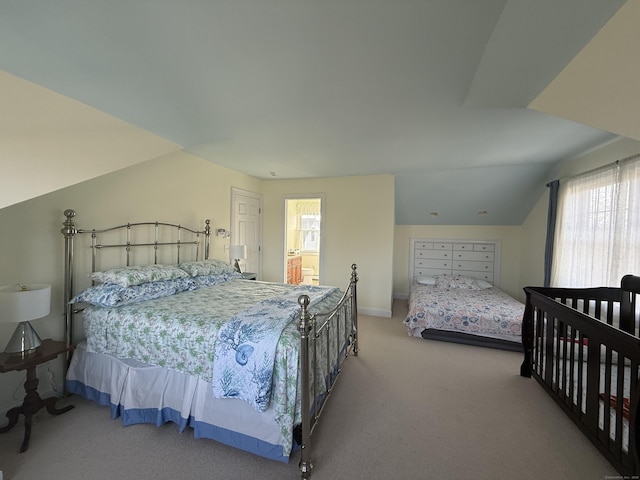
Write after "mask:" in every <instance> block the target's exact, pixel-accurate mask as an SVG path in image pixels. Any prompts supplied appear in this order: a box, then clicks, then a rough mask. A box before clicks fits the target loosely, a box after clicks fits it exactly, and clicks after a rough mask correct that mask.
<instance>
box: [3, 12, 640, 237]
mask: <svg viewBox="0 0 640 480" xmlns="http://www.w3.org/2000/svg"><path fill="white" fill-rule="evenodd" d="M635 1H636V0H630V3H631V2H635ZM624 3H625V2H624V0H607V1H602V0H535V1H533V0H422V1H420V0H208V1H202V0H109V1H99V0H54V1H51V0H31V1H17V0H14V1H3V2H1V3H0V70H3V71H5V72H8V73H9V74H11V76H16V77H19V78H20V79H24V80H26V81H28V82H33V83H34V84H36V85H39V86H42V87H45V88H46V89H49V90H51V91H53V92H56V93H57V94H61V95H62V96H64V97H68V98H69V99H73V100H74V101H76V102H81V103H82V104H85V105H87V106H90V107H92V108H94V109H96V110H97V111H99V112H103V113H104V114H108V115H109V116H111V117H114V119H117V120H119V121H122V122H126V123H128V124H130V125H131V126H132V128H137V129H142V130H143V131H146V132H148V133H149V134H150V135H151V136H153V137H160V138H161V139H162V140H163V141H164V142H165V144H164V145H163V148H165V147H171V145H176V148H182V149H184V150H185V151H186V152H188V153H191V154H194V155H197V156H199V157H201V158H203V159H206V160H210V161H212V162H215V163H216V164H219V165H222V166H226V167H229V168H232V169H235V170H238V171H241V172H244V173H246V174H249V175H253V176H255V177H259V178H264V179H271V178H274V177H275V178H276V179H278V178H306V177H329V176H345V175H367V174H386V173H388V174H394V175H395V179H396V182H395V183H396V223H398V224H439V223H442V224H505V225H512V224H520V223H521V222H522V221H523V220H524V218H525V217H526V215H527V213H528V212H529V211H530V209H531V207H532V206H533V205H534V204H535V202H536V201H537V199H538V198H539V196H540V195H541V193H542V192H543V191H544V183H545V182H546V181H548V180H549V179H550V178H551V175H553V174H554V173H555V171H556V170H557V167H558V162H559V161H562V160H565V159H567V158H570V157H572V156H575V155H577V154H580V153H583V152H584V151H587V150H589V149H592V148H593V147H596V146H598V145H601V144H603V143H605V142H608V141H610V140H611V139H612V138H615V135H614V133H620V132H617V131H616V130H615V129H610V130H609V131H606V130H605V129H604V128H606V127H603V126H602V125H601V124H598V123H590V122H589V121H585V120H583V119H582V117H580V118H572V119H571V120H567V119H565V118H561V117H563V116H564V115H563V114H562V113H561V112H553V115H549V114H547V113H543V112H544V111H546V109H545V108H537V110H533V109H529V108H527V106H528V105H529V104H530V103H531V102H532V101H534V100H535V99H536V97H538V96H539V94H540V93H541V92H543V91H544V89H545V88H546V87H547V85H549V84H550V83H551V82H552V81H553V80H554V79H555V78H556V77H557V76H558V74H560V73H561V72H562V71H563V69H564V68H565V66H566V65H567V64H569V62H570V61H571V60H572V59H573V58H574V57H576V55H577V54H578V53H580V52H581V50H582V49H583V47H585V45H587V43H588V42H589V41H591V40H592V39H594V36H595V35H596V33H598V31H599V30H600V29H601V28H602V27H603V25H605V24H606V22H607V21H608V20H609V19H610V18H611V17H612V16H613V15H614V14H615V13H616V12H617V10H618V9H619V8H620V7H621V6H622V5H623V4H624ZM636 50H637V49H636ZM634 61H635V59H634ZM1 80H2V77H0V81H1ZM569 88H571V87H569ZM5 94H6V92H5ZM586 101H587V100H585V99H584V98H583V99H582V102H583V103H585V102H586ZM11 104H12V108H19V105H20V102H18V101H15V99H14V101H13V102H12V103H11ZM636 110H637V109H636ZM12 116H13V113H9V115H7V117H5V118H12ZM566 118H571V117H569V116H566ZM589 125H591V126H589ZM595 126H597V127H598V128H595ZM625 134H627V133H626V132H625ZM117 141H118V140H116V142H117ZM3 148H4V147H3V142H0V155H3V152H2V149H3ZM163 148H160V149H159V150H162V149H163ZM52 156H53V153H52ZM0 158H2V157H1V156H0ZM84 158H85V161H86V162H91V161H92V158H91V156H89V158H87V156H86V155H85V157H84ZM146 159H147V158H145V156H144V155H141V161H142V160H146ZM101 161H104V159H101ZM116 168H122V166H121V165H119V164H118V163H117V162H114V167H113V169H116ZM88 171H90V169H89V170H88ZM87 176H88V177H90V176H91V173H89V174H88V175H87ZM62 186H66V185H62ZM43 193H44V192H43ZM479 210H486V211H488V214H487V215H483V216H478V214H477V212H478V211H479ZM434 211H437V212H438V213H439V215H438V216H437V217H432V216H431V215H430V212H434Z"/></svg>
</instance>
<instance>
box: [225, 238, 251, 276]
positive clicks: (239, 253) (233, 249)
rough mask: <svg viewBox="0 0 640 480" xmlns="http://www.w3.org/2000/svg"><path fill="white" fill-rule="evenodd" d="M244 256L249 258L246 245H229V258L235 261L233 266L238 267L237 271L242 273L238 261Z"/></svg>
mask: <svg viewBox="0 0 640 480" xmlns="http://www.w3.org/2000/svg"><path fill="white" fill-rule="evenodd" d="M243 258H247V246H246V245H229V259H230V260H233V261H234V264H233V266H234V267H235V268H236V272H238V273H242V270H240V264H239V263H238V262H239V261H240V260H241V259H243Z"/></svg>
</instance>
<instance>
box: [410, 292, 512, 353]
mask: <svg viewBox="0 0 640 480" xmlns="http://www.w3.org/2000/svg"><path fill="white" fill-rule="evenodd" d="M523 313H524V304H523V303H520V302H519V301H517V300H516V299H515V298H513V297H511V296H509V295H508V294H506V293H505V292H503V291H502V290H500V289H499V288H497V287H491V288H485V289H477V290H466V289H461V288H457V289H451V290H447V289H443V288H438V287H436V286H430V285H420V284H418V283H417V282H414V283H413V284H412V286H411V295H410V298H409V312H408V314H407V317H406V318H405V320H404V324H405V326H406V327H407V333H408V334H409V335H410V336H420V333H421V332H422V331H423V330H424V329H426V328H429V329H437V330H447V331H452V332H462V333H469V334H475V335H483V336H490V337H494V338H501V339H507V340H508V339H512V340H515V341H520V338H521V334H522V315H523Z"/></svg>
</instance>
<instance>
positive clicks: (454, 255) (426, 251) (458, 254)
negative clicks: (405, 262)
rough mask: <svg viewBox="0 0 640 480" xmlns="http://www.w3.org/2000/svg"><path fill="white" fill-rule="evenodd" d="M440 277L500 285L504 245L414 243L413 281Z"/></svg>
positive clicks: (487, 242)
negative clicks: (444, 275)
mask: <svg viewBox="0 0 640 480" xmlns="http://www.w3.org/2000/svg"><path fill="white" fill-rule="evenodd" d="M438 274H449V275H456V274H460V275H466V276H469V277H474V278H480V279H483V280H486V281H487V282H490V283H497V282H498V277H499V275H500V241H499V240H443V239H421V238H417V239H412V240H411V249H410V259H409V275H410V277H411V278H410V280H411V281H412V280H413V277H419V276H432V275H438Z"/></svg>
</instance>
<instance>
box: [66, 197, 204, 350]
mask: <svg viewBox="0 0 640 480" xmlns="http://www.w3.org/2000/svg"><path fill="white" fill-rule="evenodd" d="M64 216H65V221H64V222H63V228H62V230H61V232H62V234H63V235H64V239H65V247H64V250H65V252H64V255H65V266H64V286H63V290H64V318H65V333H64V335H65V341H66V342H67V344H69V345H71V344H72V343H73V341H74V336H73V314H74V313H75V312H74V310H73V308H74V307H73V305H70V304H69V301H70V300H71V299H72V298H73V296H74V294H75V291H74V275H76V274H80V275H85V276H84V277H82V278H83V280H85V281H87V279H88V275H89V274H90V273H92V272H95V271H97V270H102V269H106V268H113V267H119V266H125V265H141V264H157V263H165V264H176V263H180V262H185V261H191V260H200V259H208V258H209V245H210V238H211V222H210V221H209V220H205V225H204V227H203V228H202V230H199V229H194V228H188V227H185V226H183V225H180V224H176V223H165V222H158V221H151V222H137V223H125V224H121V225H116V226H112V227H108V228H100V229H97V228H92V229H81V228H78V227H77V225H76V223H75V216H76V212H75V210H71V209H68V210H65V211H64ZM87 234H88V235H89V238H88V239H87V242H86V243H85V244H84V245H83V247H87V248H84V249H81V250H79V251H77V252H76V251H74V250H75V240H76V237H78V236H83V238H87ZM107 252H108V253H107ZM89 254H90V260H89V259H88V255H89ZM79 255H84V257H82V258H80V259H78V258H76V257H78V256H79ZM78 260H80V261H78ZM88 264H89V265H90V267H89V266H88ZM77 267H83V268H84V270H85V271H84V272H77V271H76V268H77Z"/></svg>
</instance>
